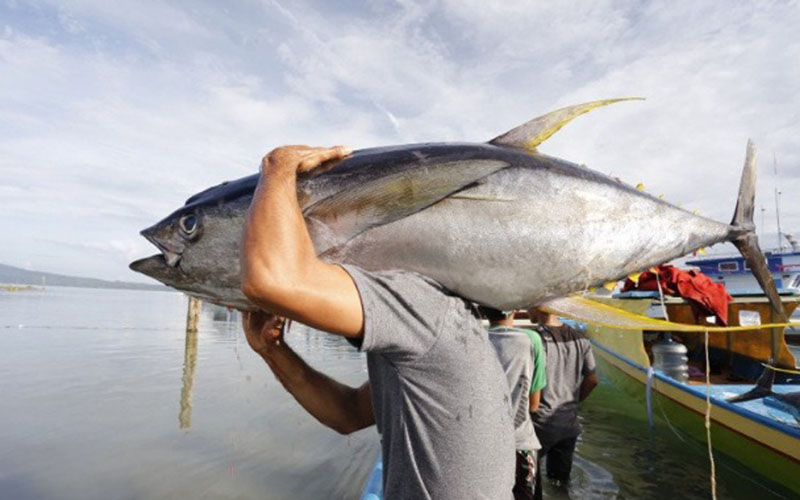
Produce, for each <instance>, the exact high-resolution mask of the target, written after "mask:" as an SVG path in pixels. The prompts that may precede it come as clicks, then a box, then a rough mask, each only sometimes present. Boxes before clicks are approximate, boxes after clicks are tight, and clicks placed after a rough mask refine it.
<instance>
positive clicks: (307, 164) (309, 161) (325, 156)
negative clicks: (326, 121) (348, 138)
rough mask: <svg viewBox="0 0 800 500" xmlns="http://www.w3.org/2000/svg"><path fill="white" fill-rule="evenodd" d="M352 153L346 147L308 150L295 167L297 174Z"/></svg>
mask: <svg viewBox="0 0 800 500" xmlns="http://www.w3.org/2000/svg"><path fill="white" fill-rule="evenodd" d="M352 153H353V150H352V149H350V148H348V147H346V146H335V147H332V148H309V149H308V150H307V151H306V152H304V154H303V159H302V160H300V163H299V164H298V165H297V171H298V172H308V171H309V170H313V169H315V168H317V167H318V166H320V165H322V164H323V163H325V162H326V161H330V160H340V159H342V158H346V157H347V156H350V154H352Z"/></svg>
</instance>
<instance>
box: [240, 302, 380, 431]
mask: <svg viewBox="0 0 800 500" xmlns="http://www.w3.org/2000/svg"><path fill="white" fill-rule="evenodd" d="M242 325H243V327H244V331H245V335H246V336H247V342H248V343H249V344H250V347H252V348H253V350H254V351H256V352H257V353H258V354H259V355H261V357H262V358H263V359H264V361H266V363H267V365H268V366H269V367H270V369H271V370H272V373H274V374H275V378H277V379H278V380H279V381H280V383H281V384H283V387H284V388H286V390H287V391H288V392H289V393H290V394H291V395H292V396H294V398H295V399H296V400H297V402H298V403H300V405H301V406H302V407H303V408H305V410H306V411H307V412H308V413H310V414H311V415H312V416H313V417H314V418H316V419H317V420H319V421H320V422H321V423H322V424H323V425H326V426H328V427H330V428H331V429H333V430H335V431H336V432H339V433H341V434H350V433H352V432H355V431H357V430H360V429H363V428H365V427H369V426H370V425H372V424H374V423H375V416H374V414H373V411H372V391H371V389H370V385H369V382H366V383H364V384H363V385H362V386H361V387H359V388H357V389H356V388H353V387H348V386H346V385H344V384H341V383H339V382H337V381H336V380H333V379H332V378H330V377H328V376H327V375H324V374H322V373H320V372H318V371H316V370H314V369H313V368H311V367H310V366H309V365H308V364H307V363H306V362H305V361H303V359H302V358H301V357H300V356H298V355H297V353H295V352H294V351H293V350H292V349H291V348H290V347H289V346H288V345H287V344H286V343H285V342H284V341H283V338H282V335H281V324H280V322H279V321H276V317H275V316H274V315H271V314H267V313H263V312H253V313H249V312H245V313H243V316H242Z"/></svg>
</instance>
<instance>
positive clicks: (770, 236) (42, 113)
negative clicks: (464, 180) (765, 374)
mask: <svg viewBox="0 0 800 500" xmlns="http://www.w3.org/2000/svg"><path fill="white" fill-rule="evenodd" d="M799 20H800V3H798V2H796V1H774V2H767V1H764V2H757V1H754V2H735V1H730V2H697V1H696V0H689V1H669V2H641V1H632V0H629V1H626V0H621V1H612V0H608V1H603V0H599V1H592V2H587V1H580V0H561V1H558V2H555V1H554V2H543V1H536V2H533V1H531V2H517V1H511V0H505V1H503V2H485V1H475V0H466V1H465V0H461V1H448V0H443V1H438V2H420V3H416V2H414V1H411V0H400V1H394V2H392V1H367V2H356V1H338V2H326V1H320V2H318V3H311V2H302V1H292V2H289V1H286V0H281V1H280V2H278V1H269V0H263V1H255V0H253V1H249V0H242V1H238V2H233V1H231V2H210V1H209V2H205V1H198V0H192V1H184V2H178V1H173V2H159V1H145V2H142V1H139V2H122V1H114V2H108V1H101V0H98V1H92V0H58V1H55V0H53V1H35V0H34V1H13V0H11V1H8V0H0V172H2V176H0V235H2V236H0V242H2V245H0V262H1V263H5V264H11V265H16V266H20V267H25V268H28V269H37V270H44V271H51V272H60V273H66V274H76V275H84V276H93V277H98V278H106V279H123V280H144V279H146V278H143V277H137V275H136V274H135V273H133V272H132V271H129V270H128V269H127V264H128V262H129V261H131V260H132V259H134V258H137V257H141V256H146V255H149V254H152V253H155V249H154V248H152V247H151V246H150V245H149V244H148V243H147V242H146V241H145V240H144V239H142V238H141V237H140V236H139V235H138V232H139V230H140V229H142V228H144V227H146V226H149V225H150V224H152V223H153V222H155V221H157V220H159V219H160V218H162V217H163V216H164V215H166V214H167V213H168V212H170V211H172V210H173V209H175V208H177V206H178V205H181V204H183V202H184V200H185V199H186V198H187V197H188V196H190V195H191V194H193V193H195V192H197V191H199V190H201V189H203V188H205V187H208V186H209V185H212V184H216V183H218V182H220V181H223V180H226V179H233V178H237V177H241V176H244V175H247V174H250V173H253V172H255V171H256V170H257V167H258V163H259V160H260V158H261V157H262V156H263V154H264V153H266V152H267V151H269V150H270V149H271V148H272V147H274V146H276V145H279V144H283V143H308V144H319V145H328V144H339V143H343V144H349V145H351V146H353V147H356V148H358V147H369V146H377V145H387V144H397V143H409V142H424V141H449V140H458V141H485V140H487V139H490V138H492V137H494V136H496V135H498V134H499V133H501V132H504V131H506V130H507V129H509V128H512V127H513V126H516V125H518V124H519V123H522V122H524V121H526V120H528V119H530V118H532V117H534V116H537V115H539V114H542V113H544V112H547V111H550V110H552V109H555V108H558V107H562V106H565V105H570V104H575V103H579V102H583V101H588V100H594V99H598V98H606V97H618V96H644V97H646V98H647V100H646V101H644V102H634V103H623V104H617V105H614V106H611V107H608V108H604V109H601V110H597V111H595V112H593V113H591V114H589V115H587V116H584V117H582V118H580V119H579V120H577V121H576V122H575V123H573V124H571V125H569V126H568V127H567V128H565V129H563V130H562V131H561V132H559V133H558V134H557V135H556V136H555V137H554V138H552V139H551V140H549V141H548V142H547V143H545V144H544V145H543V146H542V148H541V150H542V151H543V152H545V153H548V154H552V155H555V156H559V157H562V158H565V159H568V160H571V161H575V162H577V163H585V164H587V165H588V166H589V167H591V168H594V169H596V170H599V171H601V172H604V173H610V174H612V175H614V176H617V177H620V178H621V179H623V180H625V181H627V182H630V183H632V184H636V183H638V182H642V183H644V185H645V188H646V190H647V191H649V192H651V193H653V194H656V195H658V194H664V195H665V197H666V199H667V200H669V201H671V202H673V203H679V204H681V205H683V206H684V207H686V208H690V209H698V210H700V212H701V213H702V214H704V215H708V216H711V217H713V218H716V219H718V220H721V221H727V220H730V217H731V215H732V213H733V207H734V203H735V197H736V190H737V186H738V179H739V175H740V172H741V166H742V162H743V159H744V150H745V143H746V140H747V138H748V137H752V138H753V139H754V140H755V141H756V144H757V145H758V147H759V151H760V178H759V182H760V184H759V190H758V197H757V204H758V215H757V220H756V223H757V224H758V223H760V222H761V220H760V218H761V215H760V207H761V206H763V207H764V208H765V209H766V212H765V220H766V227H765V228H764V230H763V235H764V238H765V239H766V242H765V245H764V246H775V245H776V228H775V199H774V196H773V189H774V188H775V176H774V175H773V158H776V159H777V164H778V172H779V181H780V189H781V191H782V192H783V195H782V197H781V223H782V228H783V229H784V231H788V232H794V233H795V234H796V235H797V234H798V233H800V202H799V201H798V194H797V193H798V192H800V99H798V96H797V93H798V92H799V91H800V62H799V61H800V32H798V29H797V26H798V21H799Z"/></svg>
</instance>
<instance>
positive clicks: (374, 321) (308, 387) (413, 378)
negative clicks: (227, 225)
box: [241, 146, 514, 499]
mask: <svg viewBox="0 0 800 500" xmlns="http://www.w3.org/2000/svg"><path fill="white" fill-rule="evenodd" d="M349 154H350V151H349V150H348V149H346V148H343V147H335V148H309V147H305V146H290V147H284V148H279V149H276V150H274V151H272V152H271V153H270V154H268V155H267V156H266V157H265V158H264V161H263V163H262V167H261V168H262V170H261V177H260V180H259V183H258V187H257V188H256V191H255V194H254V196H253V200H252V203H251V206H250V210H249V213H248V215H247V217H246V221H245V227H244V234H243V239H242V254H241V255H242V257H241V269H242V291H243V292H244V294H245V295H246V296H247V298H248V299H249V300H250V301H251V302H252V303H253V304H255V305H257V306H258V307H260V308H262V309H263V310H264V311H270V312H269V313H268V312H249V313H245V314H244V318H243V323H244V329H245V332H246V335H247V339H248V342H249V343H250V346H251V347H252V348H253V349H254V350H255V351H256V352H257V353H258V354H259V355H261V357H262V358H263V359H264V361H265V362H266V363H267V365H268V366H269V367H270V369H271V370H272V372H273V373H274V374H275V376H276V378H277V379H278V380H279V381H280V382H281V383H282V384H283V385H284V387H285V388H286V389H287V391H289V392H290V393H291V394H292V395H293V396H294V397H295V399H297V401H298V402H299V403H300V404H301V405H302V406H303V407H304V408H305V409H306V410H307V411H308V412H309V413H310V414H311V415H312V416H314V417H315V418H316V419H318V420H319V421H320V422H322V423H323V424H324V425H327V426H329V427H331V428H333V429H334V430H336V431H338V432H341V433H350V432H354V431H356V430H359V429H362V428H365V427H368V426H370V425H372V424H377V428H378V432H379V433H380V434H381V441H382V451H383V460H384V469H383V470H384V475H383V481H384V482H383V485H384V492H385V495H386V497H387V498H436V499H449V498H452V499H464V498H485V499H503V498H511V490H512V487H513V484H514V459H513V452H514V435H513V419H512V418H511V415H510V404H509V392H508V386H507V383H506V381H505V376H504V373H503V370H502V368H501V367H500V364H499V362H498V360H497V357H496V355H495V352H494V350H493V348H492V346H491V344H490V342H489V339H488V337H487V335H486V333H485V330H484V329H483V327H482V325H481V323H480V320H479V318H478V315H477V311H476V310H475V308H474V307H473V306H472V305H471V304H470V303H469V302H467V301H465V300H463V299H461V298H460V297H457V296H455V295H452V294H451V293H450V292H448V291H447V290H446V289H445V288H443V287H442V286H441V285H439V284H438V283H436V282H435V281H433V280H431V279H429V278H427V277H425V276H422V275H420V274H416V273H412V272H406V271H383V272H375V273H373V272H367V271H364V270H362V269H360V268H358V267H356V266H352V265H336V264H329V263H326V262H324V261H323V260H321V259H319V258H318V257H317V253H316V251H315V249H314V246H313V244H312V240H311V237H310V236H309V231H308V228H307V226H306V222H305V220H304V218H303V214H302V213H301V210H300V206H299V204H298V200H297V184H296V177H297V174H298V173H300V172H306V171H310V170H313V169H315V168H317V167H319V166H320V165H321V164H322V163H324V162H327V161H335V160H340V159H343V158H345V157H346V156H348V155H349ZM273 313H274V314H273ZM276 315H278V316H276ZM284 317H285V318H289V319H292V320H296V321H299V322H302V323H304V324H306V325H309V326H311V327H314V328H317V329H320V330H325V331H328V332H331V333H333V334H336V335H341V336H343V337H345V338H346V339H347V340H349V341H350V342H351V343H353V344H354V345H356V346H357V347H358V348H359V349H360V350H361V351H364V352H366V353H367V367H368V372H369V381H368V382H366V383H364V384H363V385H362V386H361V387H359V388H351V387H347V386H345V385H343V384H340V383H339V382H337V381H335V380H332V379H330V378H328V377H327V376H325V375H324V374H322V373H319V372H317V371H315V370H314V369H313V368H311V367H310V366H308V365H307V364H306V363H305V362H304V361H303V360H302V359H301V358H300V357H299V356H297V354H295V353H294V351H292V349H291V348H290V347H289V346H288V345H287V344H286V343H285V342H284V341H283V338H282V334H281V331H282V329H281V323H282V321H283V319H282V318H284Z"/></svg>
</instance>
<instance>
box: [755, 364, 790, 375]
mask: <svg viewBox="0 0 800 500" xmlns="http://www.w3.org/2000/svg"><path fill="white" fill-rule="evenodd" d="M761 366H763V367H764V368H769V369H770V370H773V371H776V372H782V373H791V374H792V375H800V370H790V369H789V368H778V367H777V366H770V365H768V364H766V363H761Z"/></svg>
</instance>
